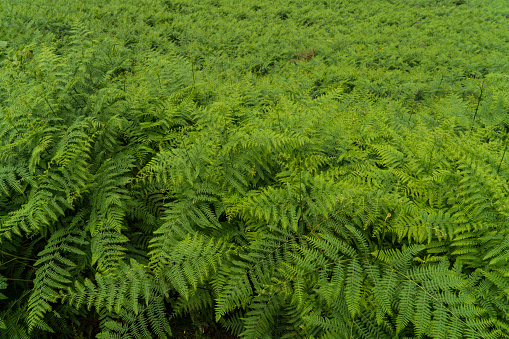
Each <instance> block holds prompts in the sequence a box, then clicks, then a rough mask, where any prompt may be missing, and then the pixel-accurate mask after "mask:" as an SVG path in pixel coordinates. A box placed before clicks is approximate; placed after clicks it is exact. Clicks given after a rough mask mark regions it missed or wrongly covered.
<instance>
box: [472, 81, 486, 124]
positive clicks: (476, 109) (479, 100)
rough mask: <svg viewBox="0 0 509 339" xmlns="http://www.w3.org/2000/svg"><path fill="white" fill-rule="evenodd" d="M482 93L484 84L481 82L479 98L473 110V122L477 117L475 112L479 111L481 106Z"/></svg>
mask: <svg viewBox="0 0 509 339" xmlns="http://www.w3.org/2000/svg"><path fill="white" fill-rule="evenodd" d="M483 92H484V82H481V94H479V98H478V99H477V107H476V108H475V113H474V119H473V121H475V117H476V116H477V111H478V110H479V105H480V104H481V100H482V94H483Z"/></svg>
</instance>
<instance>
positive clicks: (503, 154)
mask: <svg viewBox="0 0 509 339" xmlns="http://www.w3.org/2000/svg"><path fill="white" fill-rule="evenodd" d="M506 151H507V134H506V137H505V147H504V153H502V158H501V159H500V163H499V164H498V168H497V175H498V171H500V167H501V166H502V161H503V160H504V157H505V152H506Z"/></svg>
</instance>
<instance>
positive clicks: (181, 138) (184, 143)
mask: <svg viewBox="0 0 509 339" xmlns="http://www.w3.org/2000/svg"><path fill="white" fill-rule="evenodd" d="M183 133H184V130H181V133H180V140H181V141H182V144H183V145H184V149H185V150H186V155H187V158H188V159H189V162H190V163H191V166H193V169H194V170H195V171H196V166H194V163H193V160H191V157H190V156H189V152H188V151H187V145H186V142H185V141H184V138H183V137H182V134H183Z"/></svg>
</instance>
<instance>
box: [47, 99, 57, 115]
mask: <svg viewBox="0 0 509 339" xmlns="http://www.w3.org/2000/svg"><path fill="white" fill-rule="evenodd" d="M44 100H45V101H46V103H47V104H48V106H49V108H50V109H51V112H53V115H54V116H57V114H56V113H55V111H54V110H53V107H51V104H50V103H49V101H48V98H46V96H44Z"/></svg>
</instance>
